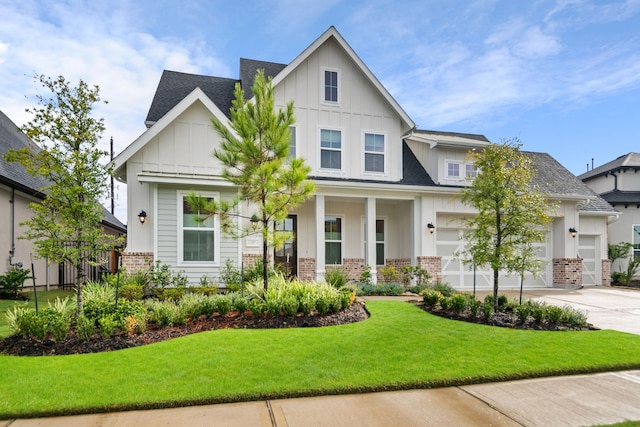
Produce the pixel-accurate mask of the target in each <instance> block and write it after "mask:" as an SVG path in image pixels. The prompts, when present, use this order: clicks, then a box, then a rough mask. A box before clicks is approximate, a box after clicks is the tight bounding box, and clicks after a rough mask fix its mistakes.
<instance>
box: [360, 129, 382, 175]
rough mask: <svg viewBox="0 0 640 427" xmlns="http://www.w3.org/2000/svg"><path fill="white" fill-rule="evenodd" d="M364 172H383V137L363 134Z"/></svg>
mask: <svg viewBox="0 0 640 427" xmlns="http://www.w3.org/2000/svg"><path fill="white" fill-rule="evenodd" d="M364 170H365V172H384V135H379V134H375V133H365V134H364Z"/></svg>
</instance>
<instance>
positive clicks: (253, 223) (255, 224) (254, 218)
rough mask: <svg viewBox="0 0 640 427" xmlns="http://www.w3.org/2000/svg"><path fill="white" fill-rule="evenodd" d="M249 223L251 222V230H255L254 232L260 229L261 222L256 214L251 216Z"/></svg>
mask: <svg viewBox="0 0 640 427" xmlns="http://www.w3.org/2000/svg"><path fill="white" fill-rule="evenodd" d="M249 221H251V228H253V229H254V230H255V229H256V228H258V222H259V221H260V220H259V219H258V216H257V215H256V214H253V215H251V219H250V220H249Z"/></svg>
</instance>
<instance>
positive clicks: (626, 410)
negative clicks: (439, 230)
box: [0, 370, 640, 427]
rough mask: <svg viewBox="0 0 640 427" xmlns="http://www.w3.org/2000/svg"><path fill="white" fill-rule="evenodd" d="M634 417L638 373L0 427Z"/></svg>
mask: <svg viewBox="0 0 640 427" xmlns="http://www.w3.org/2000/svg"><path fill="white" fill-rule="evenodd" d="M625 420H640V370H638V371H624V372H616V373H603V374H594V375H578V376H568V377H551V378H540V379H534V380H523V381H510V382H504V383H491V384H481V385H471V386H464V387H448V388H440V389H432V390H408V391H394V392H383V393H368V394H357V395H344V396H321V397H309V398H297V399H282V400H272V401H258V402H245V403H231V404H220V405H205V406H195V407H187V408H172V409H160V410H150V411H131V412H121V413H110V414H95V415H78V416H69V417H56V418H41V419H28V420H9V421H0V427H8V426H11V427H34V426H48V427H85V426H86V427H89V426H91V427H97V426H101V427H109V426H118V427H147V426H149V427H151V426H190V427H196V426H247V427H253V426H260V427H285V426H287V427H314V426H349V427H353V426H496V427H500V426H531V427H532V426H544V427H549V426H593V425H598V424H612V423H618V422H622V421H625Z"/></svg>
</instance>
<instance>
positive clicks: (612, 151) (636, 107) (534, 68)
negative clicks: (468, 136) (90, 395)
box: [0, 0, 640, 219]
mask: <svg viewBox="0 0 640 427" xmlns="http://www.w3.org/2000/svg"><path fill="white" fill-rule="evenodd" d="M331 25H334V26H335V27H336V28H337V29H338V31H339V32H340V33H341V34H342V35H343V37H344V38H345V39H346V40H347V42H348V43H349V44H350V45H351V47H352V48H353V49H354V50H355V51H356V53H357V54H358V55H359V56H360V58H361V59H362V60H363V61H364V62H365V64H367V66H368V67H369V68H370V69H371V71H372V72H373V73H374V74H375V75H376V76H377V77H378V79H379V80H380V81H381V82H382V84H383V85H385V86H386V88H387V89H388V90H389V91H390V93H391V94H392V95H393V96H394V97H395V98H396V100H397V101H398V102H399V103H400V105H402V106H403V108H404V109H405V111H406V112H407V113H408V114H409V116H411V118H412V119H413V120H414V121H415V122H416V123H417V125H418V127H419V128H420V129H431V130H442V131H451V132H468V133H480V134H483V135H485V136H487V137H488V138H489V139H490V140H491V141H493V142H500V140H501V139H503V138H512V137H518V138H520V140H521V142H522V144H523V149H524V150H530V151H541V152H547V153H549V154H551V155H552V156H553V157H555V158H556V159H557V160H558V161H560V163H562V164H563V165H564V166H565V167H567V168H568V169H569V170H570V171H571V172H573V173H575V174H580V173H583V172H585V171H586V170H587V165H590V164H591V159H592V158H593V159H594V162H595V166H598V165H600V164H602V163H605V162H608V161H610V160H613V159H614V158H616V157H618V156H620V155H623V154H626V153H628V152H631V151H636V152H637V151H640V0H611V1H605V0H524V1H516V0H478V1H459V0H415V1H414V0H406V1H403V0H396V1H376V0H367V1H363V0H324V1H317V0H309V1H308V0H271V1H269V2H266V1H235V2H232V1H228V0H225V1H218V0H208V1H207V0H190V1H176V0H171V1H168V0H136V1H130V0H112V1H106V0H52V1H45V0H40V1H30V0H21V1H19V2H17V1H13V0H0V110H2V111H3V112H4V113H5V114H7V115H8V116H9V118H11V119H12V120H13V121H14V122H16V123H17V124H18V125H21V124H23V123H25V122H26V121H28V120H29V119H30V116H29V115H28V114H27V113H25V112H24V109H25V108H27V107H33V106H34V105H35V101H34V95H35V94H36V93H37V91H38V90H40V87H39V86H38V85H36V84H35V82H34V81H33V78H32V76H33V74H34V73H39V74H45V75H48V76H57V75H63V76H65V77H66V78H67V79H68V80H70V81H72V82H77V81H78V79H83V80H85V81H86V82H88V83H90V84H95V85H98V86H100V89H101V95H102V97H103V98H104V99H106V100H108V101H109V103H108V104H107V105H102V106H99V108H97V110H96V114H97V115H98V116H99V117H104V119H105V124H106V126H107V130H106V132H105V134H104V144H105V148H106V147H107V146H108V138H109V137H110V136H113V137H114V140H115V146H116V152H119V151H121V150H122V149H124V147H126V146H127V145H128V144H129V143H131V142H132V141H133V140H134V139H135V138H137V137H138V136H139V135H140V134H141V133H142V132H143V131H144V130H145V127H144V119H145V117H146V114H147V111H148V108H149V105H150V103H151V99H152V97H153V94H154V91H155V88H156V86H157V83H158V80H159V78H160V75H161V73H162V70H163V69H170V70H174V71H182V72H190V73H198V74H208V75H216V76H223V77H231V78H237V77H238V67H239V65H238V62H239V58H241V57H242V58H251V59H259V60H266V61H273V62H282V63H288V62H290V61H292V60H293V59H294V58H295V57H296V56H297V55H298V54H299V53H300V52H302V50H304V49H305V48H306V47H307V46H308V45H309V44H311V43H312V42H313V41H314V40H315V39H316V38H317V37H318V36H319V35H320V34H321V33H322V32H324V31H325V30H326V29H327V28H328V27H329V26H331ZM123 190H124V189H123V186H122V185H121V186H120V188H119V191H118V201H117V206H118V208H117V209H118V211H117V215H118V217H120V218H121V219H124V218H125V215H124V209H126V206H125V205H126V198H125V196H124V191H123Z"/></svg>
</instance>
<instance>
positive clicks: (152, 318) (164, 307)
mask: <svg viewBox="0 0 640 427" xmlns="http://www.w3.org/2000/svg"><path fill="white" fill-rule="evenodd" d="M144 304H145V307H146V308H147V321H148V322H150V323H155V324H156V325H158V326H174V325H183V324H184V323H185V322H186V319H187V316H186V315H185V314H184V313H183V311H182V310H180V307H179V306H178V305H177V304H175V303H174V302H173V301H158V300H147V301H145V303H144Z"/></svg>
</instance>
